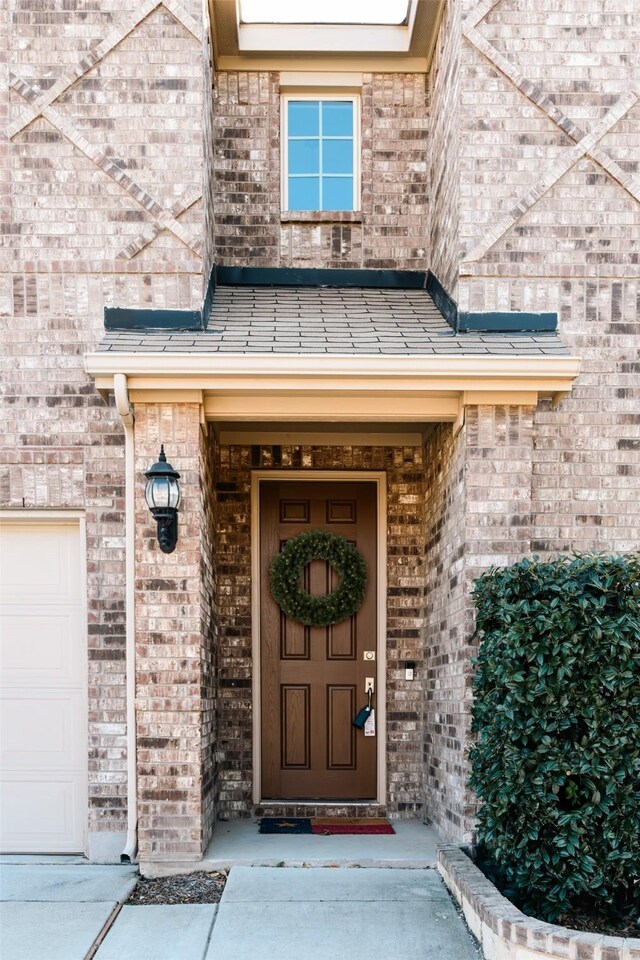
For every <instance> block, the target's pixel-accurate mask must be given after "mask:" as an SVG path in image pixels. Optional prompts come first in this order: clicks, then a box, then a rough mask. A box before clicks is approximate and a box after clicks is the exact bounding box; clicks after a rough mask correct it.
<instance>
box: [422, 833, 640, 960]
mask: <svg viewBox="0 0 640 960" xmlns="http://www.w3.org/2000/svg"><path fill="white" fill-rule="evenodd" d="M438 870H439V872H440V874H441V875H442V878H443V880H444V882H445V883H446V885H447V887H448V888H449V891H450V892H451V894H452V895H453V896H454V897H455V899H456V900H457V901H458V903H459V904H460V906H461V907H462V910H463V913H464V916H465V920H466V921H467V923H468V925H469V927H470V929H471V931H472V933H473V934H474V936H475V937H476V938H477V939H478V940H479V942H480V943H481V945H482V951H483V953H484V956H485V958H486V960H541V958H543V957H548V958H549V960H556V958H557V960H566V958H570V960H640V939H636V938H631V937H627V938H623V937H605V936H603V935H601V934H595V933H582V932H580V931H578V930H568V929H567V928H565V927H558V926H556V925H555V924H553V923H544V922H543V921H542V920H536V919H534V918H533V917H528V916H526V915H525V914H524V913H522V912H521V911H520V910H518V909H517V907H514V906H513V904H512V903H511V902H510V901H509V900H507V899H506V897H503V896H502V894H501V893H499V892H498V891H497V890H496V888H495V887H494V885H493V884H492V883H491V881H490V880H487V878H486V877H485V875H484V874H483V873H482V872H481V871H480V870H479V869H478V867H476V866H475V864H474V863H473V862H472V861H471V860H470V859H469V857H468V856H467V855H466V854H465V853H464V851H463V850H461V849H460V847H456V846H453V845H441V846H439V847H438Z"/></svg>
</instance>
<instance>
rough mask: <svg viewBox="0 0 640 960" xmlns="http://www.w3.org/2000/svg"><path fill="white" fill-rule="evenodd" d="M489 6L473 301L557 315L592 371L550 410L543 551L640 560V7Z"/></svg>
mask: <svg viewBox="0 0 640 960" xmlns="http://www.w3.org/2000/svg"><path fill="white" fill-rule="evenodd" d="M466 6H467V8H468V9H469V10H470V11H471V13H472V12H473V9H475V5H474V4H470V3H467V4H466ZM484 7H485V12H486V16H485V17H484V18H483V19H482V20H480V22H479V23H478V25H477V27H476V28H475V30H474V31H472V32H468V33H467V39H466V40H465V42H464V45H463V87H464V90H465V91H467V92H466V94H465V95H463V104H464V106H463V118H462V127H463V132H462V138H463V149H462V151H461V171H462V181H463V186H464V189H463V192H462V198H461V201H462V202H461V224H462V227H461V229H462V238H463V241H464V243H465V247H466V251H467V252H466V253H465V254H464V258H466V259H465V261H464V262H463V263H462V266H461V274H462V278H461V283H460V301H461V305H462V306H463V307H469V306H470V307H471V308H472V309H477V310H490V309H495V308H496V307H497V308H498V309H515V310H528V309H534V310H537V309H542V310H557V311H558V313H559V324H560V333H561V335H562V337H563V339H564V340H565V342H566V343H567V344H568V345H569V346H570V347H571V348H572V351H573V352H574V353H575V354H577V355H578V356H580V357H581V358H582V360H583V369H582V373H581V375H580V377H579V379H578V381H577V383H576V386H575V388H574V390H573V391H572V394H571V396H570V397H567V398H566V399H565V400H564V401H562V403H560V405H559V406H558V407H556V408H553V409H552V408H551V406H550V404H548V403H543V404H541V405H540V407H539V409H538V411H537V412H536V417H535V427H534V433H535V438H534V446H535V450H534V464H533V470H534V482H533V511H534V516H533V530H532V543H533V548H534V550H536V551H537V552H540V553H547V552H551V553H553V552H555V551H558V550H571V549H574V548H576V549H586V548H590V547H595V548H598V549H603V550H630V549H633V548H634V547H635V546H636V545H637V543H638V540H640V526H639V524H638V517H637V512H635V511H634V508H633V506H632V504H633V503H634V501H636V500H637V498H638V494H639V493H640V479H639V475H640V469H639V467H638V449H640V417H639V416H638V412H637V411H638V405H639V401H640V388H639V381H638V376H637V374H638V371H639V369H640V368H638V366H637V359H638V353H639V350H640V322H639V321H638V311H637V303H638V300H637V298H638V280H639V274H638V254H639V253H640V189H639V188H638V180H637V177H638V172H639V171H640V160H639V158H638V156H637V150H634V148H633V146H632V145H633V143H635V144H636V145H637V142H638V137H639V136H640V97H639V95H638V93H637V85H636V84H635V79H634V71H633V67H632V64H633V63H634V58H635V57H636V51H637V45H638V41H639V40H640V19H639V18H638V8H637V4H636V3H634V2H633V0H613V2H611V3H607V4H606V5H603V4H601V3H600V2H598V0H582V2H580V3H571V2H569V0H553V2H545V3H542V2H538V3H533V4H532V3H529V2H526V3H525V2H524V0H499V2H497V3H493V4H485V5H484ZM471 91H473V96H472V95H471ZM478 91H481V93H479V92H478ZM592 131H596V133H597V138H596V142H595V144H594V143H587V145H586V146H584V147H583V149H582V150H581V151H580V152H579V153H577V152H576V151H577V147H576V146H575V144H580V142H581V141H582V140H583V137H584V135H585V134H587V133H590V132H592ZM572 151H573V152H572ZM585 151H586V152H585ZM574 153H575V156H574ZM634 177H635V178H636V179H635V180H634V179H633V178H634Z"/></svg>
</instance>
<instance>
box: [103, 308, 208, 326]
mask: <svg viewBox="0 0 640 960" xmlns="http://www.w3.org/2000/svg"><path fill="white" fill-rule="evenodd" d="M104 328H105V330H202V313H201V311H200V310H143V309H138V308H136V307H105V308H104Z"/></svg>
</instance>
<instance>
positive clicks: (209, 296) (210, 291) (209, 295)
mask: <svg viewBox="0 0 640 960" xmlns="http://www.w3.org/2000/svg"><path fill="white" fill-rule="evenodd" d="M215 293H216V268H215V266H213V267H212V268H211V273H210V274H209V282H208V284H207V292H206V293H205V295H204V303H203V304H202V329H203V330H204V329H205V328H206V326H207V323H208V322H209V314H210V313H211V307H212V306H213V298H214V296H215Z"/></svg>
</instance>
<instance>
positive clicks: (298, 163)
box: [289, 140, 333, 173]
mask: <svg viewBox="0 0 640 960" xmlns="http://www.w3.org/2000/svg"><path fill="white" fill-rule="evenodd" d="M289 173H320V141H319V140H289ZM332 173H333V171H332Z"/></svg>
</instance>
